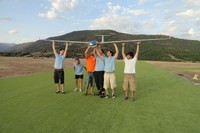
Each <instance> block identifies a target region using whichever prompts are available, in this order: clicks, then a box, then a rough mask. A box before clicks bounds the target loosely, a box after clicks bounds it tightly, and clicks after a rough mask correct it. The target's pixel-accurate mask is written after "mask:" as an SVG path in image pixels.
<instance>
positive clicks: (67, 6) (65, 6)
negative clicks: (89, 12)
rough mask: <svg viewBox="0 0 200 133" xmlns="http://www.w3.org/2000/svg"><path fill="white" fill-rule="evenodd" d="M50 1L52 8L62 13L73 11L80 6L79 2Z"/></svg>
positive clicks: (68, 0)
mask: <svg viewBox="0 0 200 133" xmlns="http://www.w3.org/2000/svg"><path fill="white" fill-rule="evenodd" d="M49 1H50V2H51V5H52V8H54V9H55V10H56V11H60V12H64V11H68V10H72V9H74V8H75V7H76V5H77V4H78V0H49Z"/></svg>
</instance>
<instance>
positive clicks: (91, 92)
mask: <svg viewBox="0 0 200 133" xmlns="http://www.w3.org/2000/svg"><path fill="white" fill-rule="evenodd" d="M90 94H91V95H94V94H93V91H92V87H90Z"/></svg>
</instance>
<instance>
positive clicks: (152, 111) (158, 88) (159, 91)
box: [0, 62, 200, 133]
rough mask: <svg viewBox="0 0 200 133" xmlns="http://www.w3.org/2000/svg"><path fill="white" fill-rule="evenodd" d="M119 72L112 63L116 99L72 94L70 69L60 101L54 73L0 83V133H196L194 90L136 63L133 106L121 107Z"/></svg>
mask: <svg viewBox="0 0 200 133" xmlns="http://www.w3.org/2000/svg"><path fill="white" fill-rule="evenodd" d="M123 69H124V64H123V62H117V64H116V77H117V89H116V96H117V98H116V99H100V98H98V97H97V96H94V97H93V96H90V95H88V96H84V95H83V93H79V92H73V89H74V72H73V70H72V69H70V70H65V82H66V88H67V89H66V90H67V93H66V94H65V95H56V94H54V92H55V86H54V84H53V78H52V76H53V72H45V73H40V74H33V75H27V76H21V77H15V78H9V79H1V80H0V108H1V110H0V117H1V119H0V123H1V124H0V132H2V133H4V132H9V133H12V132H15V133H16V132H20V133H23V132H24V133H25V132H29V133H31V132H34V133H35V132H42V133H44V132H48V133H51V132H52V133H57V132H73V133H76V132H77V133H84V132H85V133H88V132H91V133H94V132H98V133H103V132H106V133H116V132H119V133H124V132H137V133H143V132H155V133H156V132H158V133H162V132H164V133H165V132H175V133H176V132H177V133H184V132H185V133H187V132H193V133H194V132H200V128H199V125H200V115H199V112H200V105H199V102H198V101H199V100H200V97H199V95H200V88H199V86H194V85H192V84H191V83H190V82H187V81H185V80H183V79H181V78H179V77H177V76H175V75H173V74H171V73H169V72H168V71H166V70H163V69H159V68H157V67H154V66H153V65H150V64H147V63H145V62H138V64H137V92H136V102H131V101H130V100H128V101H124V100H123V97H124V92H123ZM95 91H96V88H95ZM109 91H110V90H109ZM110 92H111V91H110Z"/></svg>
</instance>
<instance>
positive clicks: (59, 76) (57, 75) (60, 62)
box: [52, 41, 68, 94]
mask: <svg viewBox="0 0 200 133" xmlns="http://www.w3.org/2000/svg"><path fill="white" fill-rule="evenodd" d="M52 49H53V53H54V55H55V58H56V59H55V63H54V83H55V84H56V88H57V91H56V94H58V93H60V92H61V91H60V86H61V87H62V92H61V93H62V94H65V91H64V60H65V57H66V54H67V49H68V43H66V44H65V50H64V49H60V51H59V54H58V53H57V52H56V48H55V41H52Z"/></svg>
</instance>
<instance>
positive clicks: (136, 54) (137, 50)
mask: <svg viewBox="0 0 200 133" xmlns="http://www.w3.org/2000/svg"><path fill="white" fill-rule="evenodd" d="M140 43H141V42H137V49H136V53H135V58H136V59H138V56H139V48H140Z"/></svg>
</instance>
